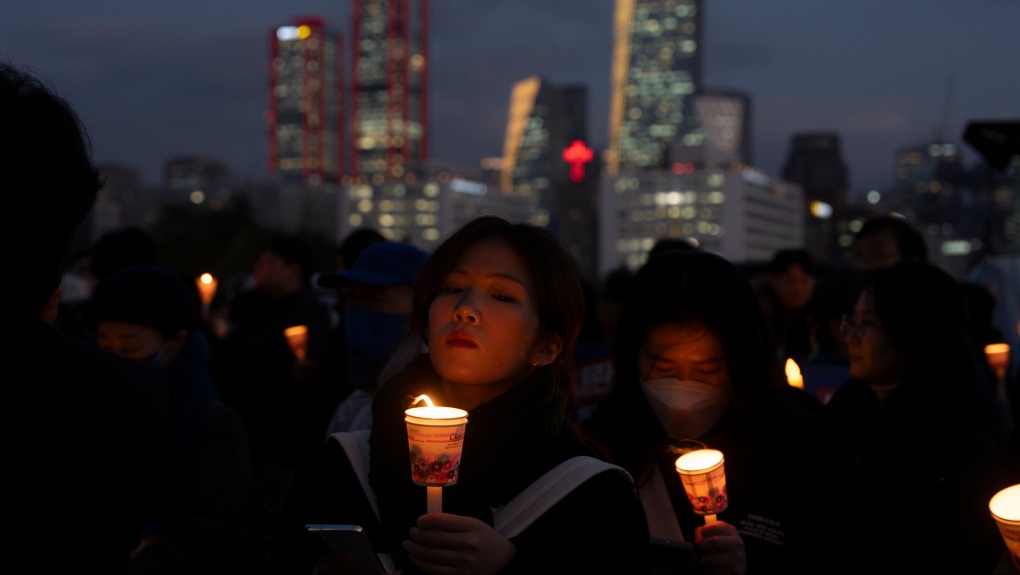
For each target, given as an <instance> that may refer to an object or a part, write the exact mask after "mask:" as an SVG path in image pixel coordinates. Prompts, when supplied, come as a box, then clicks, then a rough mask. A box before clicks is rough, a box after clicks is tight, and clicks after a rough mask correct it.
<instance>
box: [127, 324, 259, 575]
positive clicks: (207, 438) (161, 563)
mask: <svg viewBox="0 0 1020 575" xmlns="http://www.w3.org/2000/svg"><path fill="white" fill-rule="evenodd" d="M208 365H209V352H208V348H207V347H206V344H205V341H204V337H202V335H201V334H192V336H191V337H190V338H189V339H188V343H187V344H186V345H185V346H184V348H183V349H182V350H181V351H180V353H179V355H178V356H177V357H176V358H175V359H174V361H173V362H172V363H171V364H170V365H169V366H168V367H167V369H166V372H165V373H166V374H167V375H168V377H169V378H170V380H171V385H172V386H173V389H174V392H175V397H176V400H177V406H178V410H177V437H178V441H177V458H176V466H175V468H174V470H173V472H172V473H171V475H170V479H171V481H170V485H169V487H168V490H167V493H166V497H165V500H164V502H163V503H164V505H163V506H162V508H161V509H160V512H159V513H157V514H155V515H153V516H152V517H151V518H150V521H149V522H148V523H147V533H146V536H147V537H150V538H153V539H158V542H157V543H156V544H154V545H153V546H151V547H148V548H146V549H144V550H143V551H142V552H141V553H139V554H138V555H137V556H136V557H135V558H134V559H133V560H132V561H131V573H133V574H154V573H163V574H170V573H180V574H185V573H186V574H189V575H190V574H196V575H198V574H203V573H208V574H214V573H215V574H227V573H237V574H242V573H255V572H257V571H258V570H259V569H260V568H261V566H262V565H261V562H262V553H263V549H262V545H263V537H264V535H263V530H264V527H263V526H262V522H263V521H264V518H262V517H261V516H260V515H259V511H260V508H259V500H258V499H257V495H256V493H255V488H254V486H255V483H254V479H253V477H252V473H251V465H250V461H249V455H248V434H247V432H246V431H245V427H244V422H242V421H241V418H240V417H239V416H238V415H237V413H236V412H235V411H234V410H233V409H231V408H229V407H227V406H226V405H224V404H223V403H222V402H220V401H219V400H217V399H215V388H214V387H213V385H212V379H211V378H210V376H209V374H208Z"/></svg>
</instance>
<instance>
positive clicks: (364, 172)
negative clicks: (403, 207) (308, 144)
mask: <svg viewBox="0 0 1020 575" xmlns="http://www.w3.org/2000/svg"><path fill="white" fill-rule="evenodd" d="M351 5H352V16H351V22H352V32H351V33H352V36H353V51H352V57H353V58H352V60H353V65H352V70H351V73H352V79H351V82H352V90H353V93H352V99H351V113H352V120H351V129H352V144H353V146H352V164H351V170H350V174H351V175H353V176H355V177H357V176H363V177H364V178H363V179H362V180H361V183H369V182H371V183H374V184H376V185H379V184H382V183H383V182H385V181H389V182H396V183H399V181H400V178H401V177H403V175H404V174H405V173H407V172H408V171H410V170H411V169H413V168H412V164H414V163H421V162H423V161H424V160H425V159H426V158H428V66H429V61H428V60H429V55H428V0H353V1H352V3H351Z"/></svg>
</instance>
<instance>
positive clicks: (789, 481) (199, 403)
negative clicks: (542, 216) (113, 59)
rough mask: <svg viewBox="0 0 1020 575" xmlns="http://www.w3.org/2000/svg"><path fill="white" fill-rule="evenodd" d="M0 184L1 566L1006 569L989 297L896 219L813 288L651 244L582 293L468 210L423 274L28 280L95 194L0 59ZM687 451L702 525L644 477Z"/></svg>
mask: <svg viewBox="0 0 1020 575" xmlns="http://www.w3.org/2000/svg"><path fill="white" fill-rule="evenodd" d="M0 166H2V167H3V168H4V173H5V175H6V182H7V189H8V193H7V194H5V199H7V200H8V206H7V207H6V208H5V209H4V210H3V212H2V215H0V217H2V218H3V222H2V224H3V225H0V233H2V234H4V239H5V240H6V242H5V245H7V246H9V250H8V261H9V262H11V263H12V267H11V268H10V269H11V272H12V273H10V274H9V275H8V276H7V277H6V278H5V281H4V282H3V283H2V285H0V290H2V293H0V302H2V308H0V309H2V312H0V315H2V317H3V326H4V329H3V330H2V331H0V334H2V335H0V337H2V338H3V345H2V346H0V369H2V372H3V373H4V383H5V385H3V386H2V388H3V390H4V394H5V396H4V401H3V405H4V417H3V418H2V419H3V422H4V425H5V429H7V431H6V432H5V433H4V441H5V447H6V449H5V452H6V453H8V454H12V456H13V460H11V465H10V466H9V467H8V469H9V473H8V479H9V481H8V485H10V486H11V488H10V491H9V493H10V500H11V503H10V504H9V505H7V506H5V508H6V509H8V513H9V515H8V516H9V517H10V519H11V525H12V528H13V530H14V535H12V536H10V537H6V538H5V544H4V550H5V551H6V552H7V554H8V557H9V559H10V561H11V563H12V564H17V565H28V566H31V567H32V568H33V569H40V570H44V571H47V570H52V571H55V572H57V571H61V572H62V571H69V570H71V569H77V570H81V569H88V570H99V571H101V572H125V571H127V572H131V573H137V574H148V573H220V574H222V573H238V574H261V573H273V574H275V573H281V574H282V573H288V574H290V573H306V574H307V573H320V574H327V573H345V572H348V571H347V570H348V569H349V567H350V557H348V556H345V555H344V554H343V553H326V552H324V551H323V550H322V548H320V547H319V546H317V545H316V544H315V541H313V539H312V538H311V537H310V536H309V534H308V532H307V531H306V526H307V525H313V524H314V525H328V524H337V525H357V526H360V527H361V529H362V530H363V532H364V534H365V535H366V536H367V539H368V541H369V542H370V543H371V545H372V548H373V552H374V553H378V554H379V557H380V565H381V567H380V568H381V569H385V570H386V571H400V572H403V573H408V574H411V573H425V574H429V575H440V574H448V573H450V574H453V573H457V574H495V573H505V574H511V573H574V572H578V573H655V574H659V573H709V574H717V575H724V574H738V575H739V574H744V573H751V574H756V573H860V572H869V573H871V572H874V573H915V572H916V573H921V572H924V573H987V574H991V573H993V572H994V573H1011V572H1015V571H1014V569H1015V567H1014V564H1013V559H1012V558H1011V557H1010V555H1009V554H1008V553H1007V552H1006V549H1005V546H1004V544H1003V540H1002V538H1001V537H1000V536H999V534H998V533H997V530H996V526H995V523H994V521H993V519H992V517H991V516H990V515H989V513H988V501H989V499H990V498H991V497H992V495H993V494H995V493H996V492H997V491H999V490H1001V489H1003V488H1005V487H1007V486H1009V485H1011V484H1015V483H1020V476H1018V471H1020V456H1018V453H1020V451H1018V448H1017V445H1018V443H1020V442H1018V441H1017V440H1016V432H1015V430H1014V427H1013V423H1012V422H1013V421H1015V420H1016V416H1015V415H1016V414H1015V413H1014V405H1013V403H1011V402H1010V401H1009V398H1010V397H1011V393H1012V392H1014V391H1015V388H1016V385H1017V384H1018V383H1020V382H1017V383H1014V384H1012V385H1009V384H1008V382H1009V381H1010V380H1011V378H1014V377H1016V376H1017V375H1018V374H1015V373H1013V374H1010V373H1007V374H1006V376H1005V378H1001V380H1000V378H999V377H998V376H997V375H996V374H995V373H993V371H992V370H991V369H990V368H989V366H988V364H987V363H986V362H985V360H984V356H983V352H982V350H983V346H984V345H985V344H987V343H994V342H995V341H997V340H1001V339H1002V334H997V333H996V332H995V330H994V329H992V328H991V327H990V326H991V321H990V316H991V313H992V310H993V309H994V307H995V302H994V298H992V297H991V295H990V294H989V293H988V292H987V290H984V289H982V288H980V287H979V286H975V285H966V284H961V283H960V282H958V281H957V280H955V279H954V278H952V277H951V276H949V275H948V274H947V273H945V272H944V271H942V270H940V269H938V268H937V267H935V266H933V265H930V264H929V263H927V261H926V260H927V258H926V254H927V252H926V246H925V244H924V239H923V236H921V235H920V234H919V233H918V232H917V231H916V230H914V229H913V228H912V226H911V225H910V224H909V223H908V222H906V221H905V220H903V219H901V218H897V217H891V216H883V217H876V218H873V219H871V220H869V221H868V222H867V223H865V224H864V226H863V228H862V229H861V230H860V231H859V233H858V234H857V236H856V238H855V240H854V243H853V245H852V246H851V247H850V249H849V252H848V257H847V261H846V262H841V263H840V264H839V265H836V264H834V263H832V262H822V264H824V265H819V264H818V263H817V262H814V261H813V260H812V258H811V257H810V256H809V255H808V253H807V252H806V251H804V250H784V251H780V252H778V253H776V254H775V257H774V258H773V260H772V261H771V262H770V263H769V265H768V266H767V269H766V270H765V273H763V274H752V273H749V271H748V270H747V269H746V268H742V267H739V266H737V265H735V264H734V263H732V262H729V261H727V260H725V259H724V258H722V257H720V256H717V255H714V254H710V253H706V252H703V251H701V250H699V249H697V248H696V247H693V245H692V244H688V243H686V242H685V241H682V240H677V239H668V240H663V241H661V242H660V243H659V244H657V245H656V246H655V248H654V249H653V250H652V251H651V252H650V254H649V256H648V260H647V262H646V263H645V264H644V265H643V266H642V267H641V268H640V269H639V270H637V271H636V273H632V272H630V271H628V270H626V269H622V268H621V269H620V270H617V271H615V272H613V273H612V274H610V275H609V276H607V277H606V278H605V279H604V280H603V282H601V283H600V284H599V285H592V284H589V283H587V282H585V281H583V280H582V279H581V277H580V275H579V274H578V272H577V269H576V266H575V264H574V262H573V259H572V258H571V256H570V255H569V253H568V252H567V251H566V250H565V249H564V247H563V246H562V244H561V243H560V242H559V241H558V240H557V239H556V238H555V237H554V236H553V235H552V234H551V233H550V232H548V231H547V230H545V229H543V228H539V227H536V226H532V225H529V224H525V223H512V222H508V221H506V220H504V219H501V218H499V217H495V216H483V217H479V218H477V219H475V220H472V221H471V222H469V223H467V224H466V225H464V226H463V227H461V228H460V229H459V230H457V231H456V232H455V233H453V234H452V235H450V236H449V237H447V238H445V239H444V240H443V241H442V242H441V243H440V245H439V246H438V247H437V248H436V249H435V250H434V251H432V252H431V253H426V252H424V251H422V250H420V249H418V248H416V247H414V246H412V245H410V244H408V243H402V242H395V241H388V240H386V239H385V238H384V237H383V236H382V235H380V234H379V233H377V232H375V231H373V230H371V229H367V228H366V229H361V230H357V231H355V232H353V233H351V234H350V235H349V236H348V237H347V238H346V240H345V241H344V242H343V245H341V246H340V248H339V252H338V253H339V257H338V264H337V267H336V269H333V270H320V269H314V264H313V263H312V259H311V257H310V252H309V249H308V247H307V246H305V245H304V244H302V243H301V242H300V241H299V240H297V239H295V238H293V237H288V236H286V235H280V236H279V237H276V238H274V239H273V240H272V241H271V242H269V243H268V244H267V245H265V246H264V249H262V251H261V252H260V254H259V256H258V258H257V259H256V261H254V262H252V269H251V273H250V275H249V276H248V278H247V281H245V282H240V283H235V284H232V285H236V286H237V287H236V288H235V289H226V288H221V289H220V293H217V294H216V297H215V298H214V299H213V300H212V301H211V302H207V304H206V305H203V304H202V303H201V300H200V298H199V293H198V290H197V288H196V286H195V283H194V279H193V278H184V277H182V276H181V275H180V274H178V273H177V272H175V271H173V270H170V269H167V268H165V267H161V266H159V265H158V262H157V261H156V259H155V257H154V255H153V254H154V253H155V252H154V251H153V250H152V249H151V247H152V246H151V240H150V239H149V238H148V237H147V236H146V235H145V233H144V232H143V231H141V230H128V231H121V232H116V233H115V234H111V235H110V236H107V237H104V238H103V239H102V240H100V241H99V242H97V243H96V245H95V246H94V248H93V250H92V252H91V254H90V257H88V258H84V259H83V260H79V261H78V262H77V263H76V265H77V266H78V268H77V270H75V273H73V274H72V273H63V275H62V272H67V271H68V270H67V268H66V265H65V258H66V254H65V251H66V249H67V245H68V243H69V241H70V238H71V234H72V233H73V232H74V230H75V228H76V227H77V225H78V224H79V223H80V222H81V221H82V220H83V219H84V217H85V215H86V213H87V212H88V210H89V209H90V206H91V204H92V202H93V201H94V199H95V196H96V193H97V191H98V190H99V189H100V187H101V185H102V182H101V181H100V178H99V176H98V174H97V173H96V170H95V168H94V167H93V165H92V163H91V159H90V152H89V144H88V138H87V136H86V135H85V131H84V129H83V128H82V127H81V125H80V122H79V121H78V120H77V118H76V117H75V115H74V113H73V111H72V110H71V108H70V106H68V105H67V103H66V102H64V101H63V100H61V99H60V98H58V97H57V96H55V95H54V94H53V93H52V92H51V91H50V90H49V89H48V88H47V87H45V86H44V85H43V84H41V83H40V82H39V81H37V80H35V79H34V78H32V77H31V76H29V75H27V74H25V73H23V72H21V71H18V70H16V69H14V68H12V67H9V66H6V65H0ZM82 262H84V263H82ZM62 277H63V278H64V280H63V281H62ZM63 289H67V290H68V293H67V294H65V295H64V297H62V290H63ZM72 292H73V293H72ZM296 327H300V328H301V331H300V334H301V335H300V337H299V338H297V339H295V338H293V337H292V338H288V335H287V333H288V332H289V331H290V330H291V329H293V328H296ZM600 354H601V361H604V362H606V363H607V365H609V366H610V367H611V369H610V370H609V372H608V373H609V374H610V375H611V377H604V378H603V379H605V380H606V381H608V382H609V383H608V384H607V385H605V386H603V388H604V389H603V392H602V393H601V394H594V395H593V394H588V395H585V396H583V397H580V398H579V397H578V395H582V394H575V390H577V389H578V386H579V384H581V383H583V381H582V380H584V375H583V373H582V371H583V370H582V367H581V364H582V362H581V361H575V356H576V357H577V358H579V359H580V358H582V356H583V357H584V361H589V360H591V358H592V357H596V356H599V355H600ZM596 359H598V357H596ZM787 360H792V361H793V362H795V363H796V364H797V365H799V366H800V368H801V373H802V377H803V385H801V386H791V385H790V383H789V381H788V379H787V376H786V375H785V374H784V371H783V368H784V365H785V364H786V362H787ZM1004 391H1005V392H1004ZM423 394H427V395H428V396H429V397H430V398H431V399H432V400H433V401H435V402H436V403H437V404H438V405H443V406H449V407H453V408H459V409H461V410H464V411H465V412H466V413H467V418H468V422H469V423H468V424H467V428H466V432H465V435H464V437H463V456H462V458H461V459H460V461H459V470H458V471H457V481H456V483H455V484H454V485H450V486H448V487H446V488H444V490H443V507H442V511H441V512H436V511H430V510H429V509H428V508H427V507H426V494H425V489H424V488H423V487H421V486H420V485H416V484H415V483H414V482H412V480H411V476H412V462H411V461H410V459H409V457H408V431H407V427H406V425H405V421H404V411H405V410H406V409H407V408H409V407H410V406H411V404H412V402H413V401H414V400H415V399H416V398H418V397H419V396H421V395H423ZM698 449H714V450H718V451H721V452H722V453H723V454H724V455H725V475H726V489H727V492H726V499H727V503H728V504H727V506H726V508H725V509H724V510H723V511H721V512H720V513H719V514H718V520H717V521H715V522H706V521H705V519H704V518H703V517H702V514H699V512H696V510H695V509H694V508H693V507H692V503H691V500H690V498H689V496H688V494H687V491H686V490H685V486H684V484H683V482H682V480H681V477H680V476H679V475H678V474H677V472H676V469H675V462H676V460H677V458H678V457H679V456H680V455H682V454H685V453H689V452H691V451H692V450H698ZM571 466H573V467H571ZM564 469H571V470H572V471H571V472H569V473H567V472H564V471H563V470H564ZM580 469H585V470H588V471H586V472H584V473H582V472H581V471H579V470H580ZM567 476H573V477H574V480H573V481H572V482H567V481H566V480H565V479H563V477H567ZM536 492H542V493H546V492H551V493H554V494H555V497H552V496H549V495H548V494H547V495H546V498H545V499H543V500H542V501H543V504H542V505H537V504H535V505H532V506H531V507H532V508H533V509H530V510H529V512H527V513H525V516H526V517H527V519H526V520H518V521H516V522H514V521H506V520H505V518H506V516H507V513H506V510H508V509H511V508H513V509H515V510H516V509H520V508H522V506H521V503H520V501H522V498H526V497H531V496H532V494H533V493H536ZM523 507H524V508H527V507H528V506H527V505H524V506H523Z"/></svg>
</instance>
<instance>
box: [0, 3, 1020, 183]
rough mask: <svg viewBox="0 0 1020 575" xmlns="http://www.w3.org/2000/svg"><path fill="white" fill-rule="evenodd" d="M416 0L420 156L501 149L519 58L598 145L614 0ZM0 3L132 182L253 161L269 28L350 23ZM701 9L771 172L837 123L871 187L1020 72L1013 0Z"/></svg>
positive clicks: (711, 78) (18, 48)
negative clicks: (422, 68)
mask: <svg viewBox="0 0 1020 575" xmlns="http://www.w3.org/2000/svg"><path fill="white" fill-rule="evenodd" d="M582 8H583V9H582ZM430 9H431V13H430V23H431V37H430V56H431V58H430V63H429V64H430V67H431V71H430V78H429V85H430V92H431V95H430V100H431V102H430V104H431V106H430V117H431V122H430V124H431V136H430V142H429V147H430V149H429V156H430V157H432V158H435V159H441V160H444V161H449V162H456V163H460V164H464V165H470V166H477V165H478V161H479V160H480V159H481V158H482V157H486V156H495V155H499V153H500V151H501V150H502V143H503V138H504V133H503V132H504V127H505V125H506V109H507V104H508V97H509V93H510V88H511V87H512V86H513V84H514V83H515V82H517V81H520V80H521V79H523V78H526V77H528V76H532V75H543V76H545V77H547V78H549V80H550V81H552V82H554V83H556V84H558V85H565V84H583V85H586V86H587V87H588V89H589V93H590V94H591V96H590V115H589V126H590V129H589V134H590V138H591V142H589V143H590V145H592V147H594V148H596V149H604V148H606V147H607V145H608V115H609V91H610V79H611V58H612V18H613V9H614V2H611V1H609V0H600V1H598V2H578V1H573V2H571V1H566V0H550V1H532V0H521V1H517V2H508V1H496V2H481V1H478V0H474V1H469V0H459V1H458V0H448V1H444V2H432V3H431V7H430ZM3 11H4V13H5V18H3V19H0V58H3V59H4V60H7V61H10V62H12V63H14V64H16V65H26V66H28V67H29V69H30V70H32V71H34V72H37V73H39V74H41V75H42V76H44V77H45V78H46V80H47V81H48V82H49V83H50V84H51V85H53V86H54V88H55V89H56V90H57V91H58V92H59V93H60V94H61V95H63V96H64V97H66V98H67V99H68V100H69V101H70V102H71V104H72V105H73V106H74V108H75V109H76V110H77V111H78V113H79V115H80V116H81V117H82V120H83V121H84V122H85V124H86V125H87V127H88V128H89V130H90V133H91V135H92V138H93V145H94V148H95V152H96V153H95V156H96V160H97V161H99V162H117V163H123V164H127V165H131V166H134V167H137V168H139V169H140V170H141V172H142V173H143V175H144V178H145V180H146V181H147V182H155V181H158V180H159V174H160V172H161V171H162V166H163V163H164V162H165V161H166V160H167V159H169V158H170V157H171V156H175V155H182V154H194V155H209V156H213V157H216V158H218V159H221V160H223V161H224V162H225V163H226V164H227V165H228V166H230V168H231V169H232V170H233V172H234V174H235V175H238V176H241V177H256V178H257V177H262V176H264V175H265V162H264V159H265V157H266V137H265V136H266V130H267V128H266V124H265V122H264V116H263V113H264V112H265V109H266V103H265V86H266V85H267V82H268V73H267V70H266V69H265V60H266V54H267V51H268V46H267V42H266V30H267V29H268V28H269V27H271V26H272V25H274V24H277V23H279V22H283V21H287V20H289V19H290V18H292V17H294V16H301V15H307V14H321V15H323V16H325V17H326V18H327V19H328V21H329V23H330V25H331V26H332V27H335V28H337V29H339V30H342V31H343V32H344V33H345V35H346V34H349V30H350V23H349V21H348V20H349V17H350V16H349V14H350V3H349V2H324V1H309V2H305V3H302V4H301V5H289V6H279V5H276V4H274V3H271V2H267V1H261V2H253V3H244V4H241V3H238V2H224V3H217V4H216V5H215V6H207V5H205V4H201V5H200V4H198V3H192V2H190V1H188V0H185V1H183V2H180V3H178V4H175V6H174V8H173V9H172V10H167V9H164V8H158V7H151V6H138V5H135V4H133V3H128V2H122V1H113V0H105V1H100V2H96V3H90V4H89V5H87V6H83V5H79V4H76V3H68V2H49V3H36V4H31V5H22V6H16V7H5V8H4V10H3ZM704 11H705V21H704V28H705V29H704V45H705V53H704V58H705V60H704V73H703V78H704V85H705V87H706V88H708V89H726V90H737V91H740V92H743V93H747V94H749V95H750V96H751V98H752V100H753V102H752V106H753V108H754V110H755V112H754V127H753V133H754V143H755V148H754V154H753V156H754V158H755V164H756V165H758V166H760V167H762V168H764V169H765V170H766V171H767V172H768V173H769V174H772V175H778V174H779V173H781V169H782V163H783V161H784V160H785V156H786V154H787V152H788V149H789V141H790V137H791V136H792V135H794V134H796V133H801V132H815V131H835V132H837V133H839V134H840V135H841V137H842V138H843V141H844V153H845V156H846V159H847V162H848V164H849V167H850V179H851V183H850V186H851V190H853V191H855V192H860V191H862V190H866V189H869V188H879V189H882V188H885V187H889V186H891V185H892V184H893V181H894V172H895V153H896V151H897V150H899V149H901V148H906V147H909V146H912V145H915V144H918V143H924V142H927V141H930V140H931V139H932V137H933V136H934V134H935V133H936V131H938V130H939V129H940V128H941V129H942V131H944V132H945V134H947V137H948V139H950V140H953V141H956V142H958V143H959V142H960V139H961V138H960V135H961V133H962V131H963V126H964V125H965V124H966V122H967V121H968V120H974V119H1005V118H1016V117H1018V116H1020V78H1017V77H1015V75H1013V74H1010V69H1011V68H1010V66H1012V65H1013V63H1014V62H1013V60H1015V55H1016V54H1020V38H1018V37H1017V36H1016V34H1015V32H1014V31H1013V29H1012V28H1013V26H1012V23H1013V22H1016V21H1020V2H1016V1H1013V0H978V1H966V2H965V1H963V0H935V1H933V2H927V3H923V4H922V3H919V2H912V3H898V4H897V5H895V6H890V5H888V3H882V2H878V1H877V0H866V1H863V2H860V3H855V4H853V5H846V6H844V5H835V6H817V5H816V3H812V2H808V1H806V0H786V1H783V2H779V3H771V4H769V5H768V6H758V5H745V3H740V2H737V1H736V0H707V1H706V2H705V5H704ZM950 75H952V77H953V78H954V81H952V85H953V89H952V90H951V93H949V94H947V80H948V79H949V78H950ZM947 104H948V105H947ZM947 112H948V114H947ZM946 118H948V121H947V120H946ZM943 123H946V126H945V127H944V128H943V126H942V124H943ZM963 149H964V150H965V157H966V160H967V161H968V163H972V162H974V161H975V160H976V157H977V155H976V153H974V152H973V150H971V149H969V148H968V147H966V146H964V148H963Z"/></svg>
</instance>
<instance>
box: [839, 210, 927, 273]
mask: <svg viewBox="0 0 1020 575" xmlns="http://www.w3.org/2000/svg"><path fill="white" fill-rule="evenodd" d="M849 258H850V265H852V266H854V267H857V268H861V269H880V268H887V267H889V266H891V265H894V264H896V263H899V262H901V261H906V262H921V263H925V262H927V261H928V247H927V245H926V244H925V242H924V236H922V235H921V233H920V232H919V231H917V230H916V229H915V228H914V226H912V225H910V223H909V222H907V220H905V219H903V218H901V217H896V216H877V217H874V218H869V219H868V220H867V221H866V222H864V225H863V226H862V227H861V231H859V232H857V235H856V236H854V243H853V245H852V246H851V247H850V252H849Z"/></svg>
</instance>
